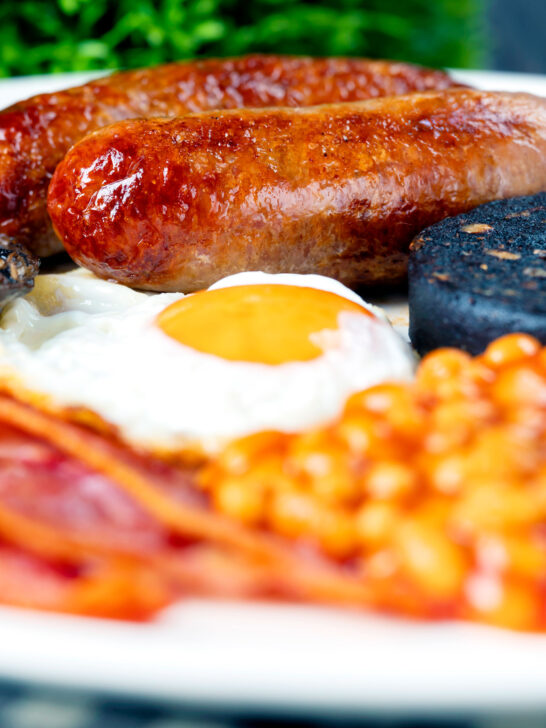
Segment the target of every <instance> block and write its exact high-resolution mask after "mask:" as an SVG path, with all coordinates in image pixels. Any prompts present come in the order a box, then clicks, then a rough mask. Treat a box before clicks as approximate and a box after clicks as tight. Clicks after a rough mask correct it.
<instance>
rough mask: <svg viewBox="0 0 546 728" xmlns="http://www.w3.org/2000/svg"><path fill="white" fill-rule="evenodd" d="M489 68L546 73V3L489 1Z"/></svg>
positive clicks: (508, 0) (528, 0) (511, 0)
mask: <svg viewBox="0 0 546 728" xmlns="http://www.w3.org/2000/svg"><path fill="white" fill-rule="evenodd" d="M487 15H488V17H487V22H488V26H489V29H488V35H489V42H490V47H491V50H490V59H491V60H490V63H489V64H488V65H489V67H490V68H495V69H499V70H503V71H521V72H525V73H546V0H489V9H488V13H487Z"/></svg>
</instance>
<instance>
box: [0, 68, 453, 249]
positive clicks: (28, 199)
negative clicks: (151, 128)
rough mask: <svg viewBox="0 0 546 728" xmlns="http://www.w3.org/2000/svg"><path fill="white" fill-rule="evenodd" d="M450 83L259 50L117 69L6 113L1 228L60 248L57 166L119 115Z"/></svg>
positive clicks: (0, 119) (328, 99)
mask: <svg viewBox="0 0 546 728" xmlns="http://www.w3.org/2000/svg"><path fill="white" fill-rule="evenodd" d="M452 85H454V82H453V81H452V79H451V78H450V77H449V76H448V75H447V74H445V73H443V72H441V71H433V70H429V69H422V68H419V67H416V66H412V65H408V64H403V63H390V62H386V61H368V60H364V59H341V58H339V59H337V58H336V59H312V58H294V57H283V56H263V55H255V56H247V57H243V58H238V59H220V60H214V59H213V60H205V61H192V62H185V63H173V64H169V65H166V66H160V67H158V68H151V69H144V70H139V71H128V72H123V73H116V74H114V75H112V76H109V77H108V78H103V79H100V80H98V81H93V82H91V83H87V84H85V85H84V86H80V87H77V88H72V89H68V90H67V91H60V92H57V93H51V94H42V95H40V96H35V97H33V98H31V99H28V100H27V101H23V102H21V103H18V104H15V105H14V106H12V107H10V108H9V109H6V110H5V111H3V112H1V113H0V233H3V234H5V235H8V236H12V237H17V239H18V240H19V241H20V242H25V243H26V244H27V245H28V246H29V248H30V249H31V250H32V251H33V252H35V253H37V254H38V255H49V254H51V253H54V252H57V251H59V250H60V249H61V244H60V242H59V240H58V239H57V238H56V236H55V235H54V232H53V230H52V228H51V225H50V223H49V220H48V218H47V214H46V194H47V187H48V184H49V182H50V179H51V176H52V174H53V172H54V170H55V167H56V166H57V164H58V163H59V162H60V161H61V159H62V158H63V156H64V155H65V154H66V152H67V151H68V149H69V148H70V147H71V146H72V145H73V144H74V143H75V142H77V141H78V140H79V139H81V138H82V137H83V136H85V135H86V134H88V133H89V132H91V131H94V130H96V129H98V128H101V127H103V126H106V125H107V124H110V123H112V122H115V121H118V120H121V119H131V118H137V117H153V116H177V115H181V114H185V113H188V112H196V111H201V110H209V109H230V108H236V107H247V106H253V107H265V106H306V105H311V104H323V103H332V102H338V101H354V100H358V99H366V98H370V97H375V96H385V95H389V94H400V93H407V92H409V91H422V90H426V89H431V88H437V89H441V88H447V87H449V86H452Z"/></svg>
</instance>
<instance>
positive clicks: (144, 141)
mask: <svg viewBox="0 0 546 728" xmlns="http://www.w3.org/2000/svg"><path fill="white" fill-rule="evenodd" d="M542 189H546V100H545V99H541V98H538V97H534V96H530V95H527V94H508V93H491V92H483V91H473V90H470V89H458V90H455V89H454V90H448V91H443V92H427V93H423V94H417V93H414V94H408V95H407V96H392V97H389V98H382V99H374V100H370V101H363V102H359V103H347V104H337V105H329V106H316V107H310V108H299V109H287V108H283V109H265V110H256V109H247V110H240V111H223V112H203V113H199V114H192V115H188V116H185V117H181V118H178V119H163V120H157V119H156V120H134V121H126V122H121V123H118V124H114V125H112V126H110V127H108V128H106V129H102V130H100V131H97V132H95V133H94V134H92V135H90V136H89V137H87V138H86V139H84V140H83V141H81V142H80V143H79V144H77V145H76V146H75V147H73V148H72V150H71V151H70V152H69V153H68V155H67V156H66V157H65V159H64V160H63V162H62V163H61V164H60V165H59V166H58V168H57V171H56V172H55V175H54V177H53V180H52V182H51V186H50V189H49V213H50V215H51V218H52V220H53V223H54V225H55V227H56V229H57V231H58V234H59V235H60V237H61V238H62V240H63V242H64V244H65V246H66V249H67V251H68V252H69V254H70V255H71V256H72V258H73V259H74V260H75V261H76V262H77V263H79V264H81V265H83V266H85V267H87V268H89V269H90V270H92V271H93V272H94V273H96V274H97V275H99V276H102V277H105V278H113V279H115V280H117V281H120V282H122V283H125V284H127V285H131V286H134V287H138V288H143V289H148V290H153V291H194V290H197V289H200V288H204V287H206V286H209V285H210V284H211V283H213V282H214V281H215V280H217V279H219V278H221V277H223V276H225V275H229V274H232V273H236V272H238V271H242V270H264V271H268V272H273V273H274V272H279V271H283V272H294V273H321V274H324V275H328V276H333V277H334V278H337V279H339V280H340V281H342V282H343V283H345V284H346V285H349V286H352V287H358V286H362V285H368V286H369V285H387V286H390V285H394V284H397V283H399V282H400V281H402V280H403V279H404V277H405V275H406V266H407V254H408V248H409V244H410V242H411V240H412V238H413V237H414V236H415V235H416V234H417V233H418V232H419V231H420V230H422V229H423V228H424V227H426V226H428V225H430V224H432V223H434V222H436V221H438V220H440V219H442V218H445V217H447V216H450V215H455V214H458V213H460V212H464V211H466V210H468V209H470V208H472V207H475V206H476V205H478V204H480V203H482V202H486V201H490V200H493V199H497V198H502V197H510V196H515V195H523V194H531V193H534V192H537V191H539V190H542Z"/></svg>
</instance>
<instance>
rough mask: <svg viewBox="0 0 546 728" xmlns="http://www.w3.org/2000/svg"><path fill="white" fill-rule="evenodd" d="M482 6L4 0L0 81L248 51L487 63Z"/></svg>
mask: <svg viewBox="0 0 546 728" xmlns="http://www.w3.org/2000/svg"><path fill="white" fill-rule="evenodd" d="M482 1H483V0H307V2H300V1H298V0H156V1H155V2H154V1H152V0H18V1H14V0H0V76H16V75H25V74H32V73H45V72H56V71H72V70H74V71H76V70H79V71H82V70H89V69H95V68H120V67H136V66H146V65H151V64H156V63H162V62H165V61H170V60H174V59H178V58H189V57H193V56H212V55H218V56H224V55H238V54H242V53H248V52H252V51H264V52H275V51H277V52H283V53H303V54H305V53H308V54H315V55H320V54H323V55H363V56H370V57H376V58H396V59H403V60H410V61H413V62H416V63H422V64H425V65H430V66H458V67H469V66H473V67H479V66H480V65H482V63H483V60H484V59H483V54H484V44H483V38H484V33H483V6H482Z"/></svg>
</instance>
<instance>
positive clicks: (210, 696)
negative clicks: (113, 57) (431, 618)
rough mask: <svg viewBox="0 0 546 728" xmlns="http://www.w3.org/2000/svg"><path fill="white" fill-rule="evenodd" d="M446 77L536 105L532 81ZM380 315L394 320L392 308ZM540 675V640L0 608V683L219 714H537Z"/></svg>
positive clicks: (260, 612) (211, 615)
mask: <svg viewBox="0 0 546 728" xmlns="http://www.w3.org/2000/svg"><path fill="white" fill-rule="evenodd" d="M89 77H90V74H73V75H72V74H64V75H63V76H58V77H47V78H44V77H42V78H40V77H34V78H25V79H10V80H6V81H1V82H0V99H1V102H2V104H4V105H7V104H9V103H12V102H14V101H16V100H18V99H20V98H24V97H26V96H28V95H30V94H33V93H38V92H41V91H51V90H54V89H56V88H63V87H65V86H67V85H74V84H75V83H80V82H83V81H84V80H86V79H87V78H89ZM457 77H458V78H460V79H461V80H462V81H466V82H468V83H470V84H474V85H476V86H483V87H484V88H491V89H505V90H511V91H512V90H513V91H515V90H523V91H530V92H534V93H539V94H543V95H545V96H546V77H544V76H542V77H541V76H525V75H520V74H505V73H502V74H501V73H484V72H469V71H468V72H458V73H457ZM388 303H390V305H389V308H390V309H391V312H392V313H394V314H395V315H397V316H404V306H405V304H404V302H403V301H391V302H388ZM397 323H400V324H402V325H403V323H404V322H403V320H399V321H398V322H397ZM545 666H546V636H539V635H521V634H515V633H510V632H507V631H501V630H495V629H488V628H483V627H477V626H473V625H466V624H453V623H444V624H417V623H412V622H408V621H405V620H394V619H384V618H379V617H375V616H370V615H366V614H356V613H343V612H337V611H335V610H331V611H329V610H326V609H319V608H310V607H289V606H280V605H278V606H277V605H269V604H268V605H264V604H227V603H221V602H212V603H211V602H198V601H194V600H192V601H188V602H186V603H183V604H180V605H177V606H175V607H173V608H171V609H169V610H167V611H166V612H165V613H164V614H163V615H162V616H161V618H160V619H158V620H157V621H156V622H154V623H151V624H146V625H137V624H121V623H115V622H109V621H101V620H94V619H83V618H72V617H65V616H56V615H45V614H39V613H33V612H25V611H22V610H16V609H8V608H1V609H0V675H1V676H4V677H9V678H14V679H21V680H25V681H33V682H40V683H47V684H49V685H56V686H61V687H74V688H78V689H84V690H93V691H95V690H98V691H101V692H108V693H118V694H124V695H133V696H139V697H147V698H154V699H161V700H168V701H177V702H178V701H180V702H185V703H192V704H195V705H200V706H203V705H206V706H207V707H215V706H218V707H222V708H224V709H226V708H232V709H234V710H244V709H263V710H268V711H269V712H271V711H278V712H290V711H298V712H307V713H316V712H320V713H322V714H324V713H325V712H326V711H328V712H330V711H332V712H333V713H335V714H336V715H337V716H339V714H340V712H343V713H347V714H352V715H354V714H376V715H389V716H395V715H396V714H402V713H403V714H404V715H405V716H407V715H408V713H409V712H413V713H420V714H423V713H433V714H435V715H438V714H443V713H447V712H449V715H451V716H452V715H454V714H456V713H459V714H463V713H464V714H467V713H469V712H476V711H478V712H488V713H489V712H492V711H494V712H498V711H501V712H502V711H505V710H507V709H511V710H525V711H533V710H544V709H546V670H545Z"/></svg>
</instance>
